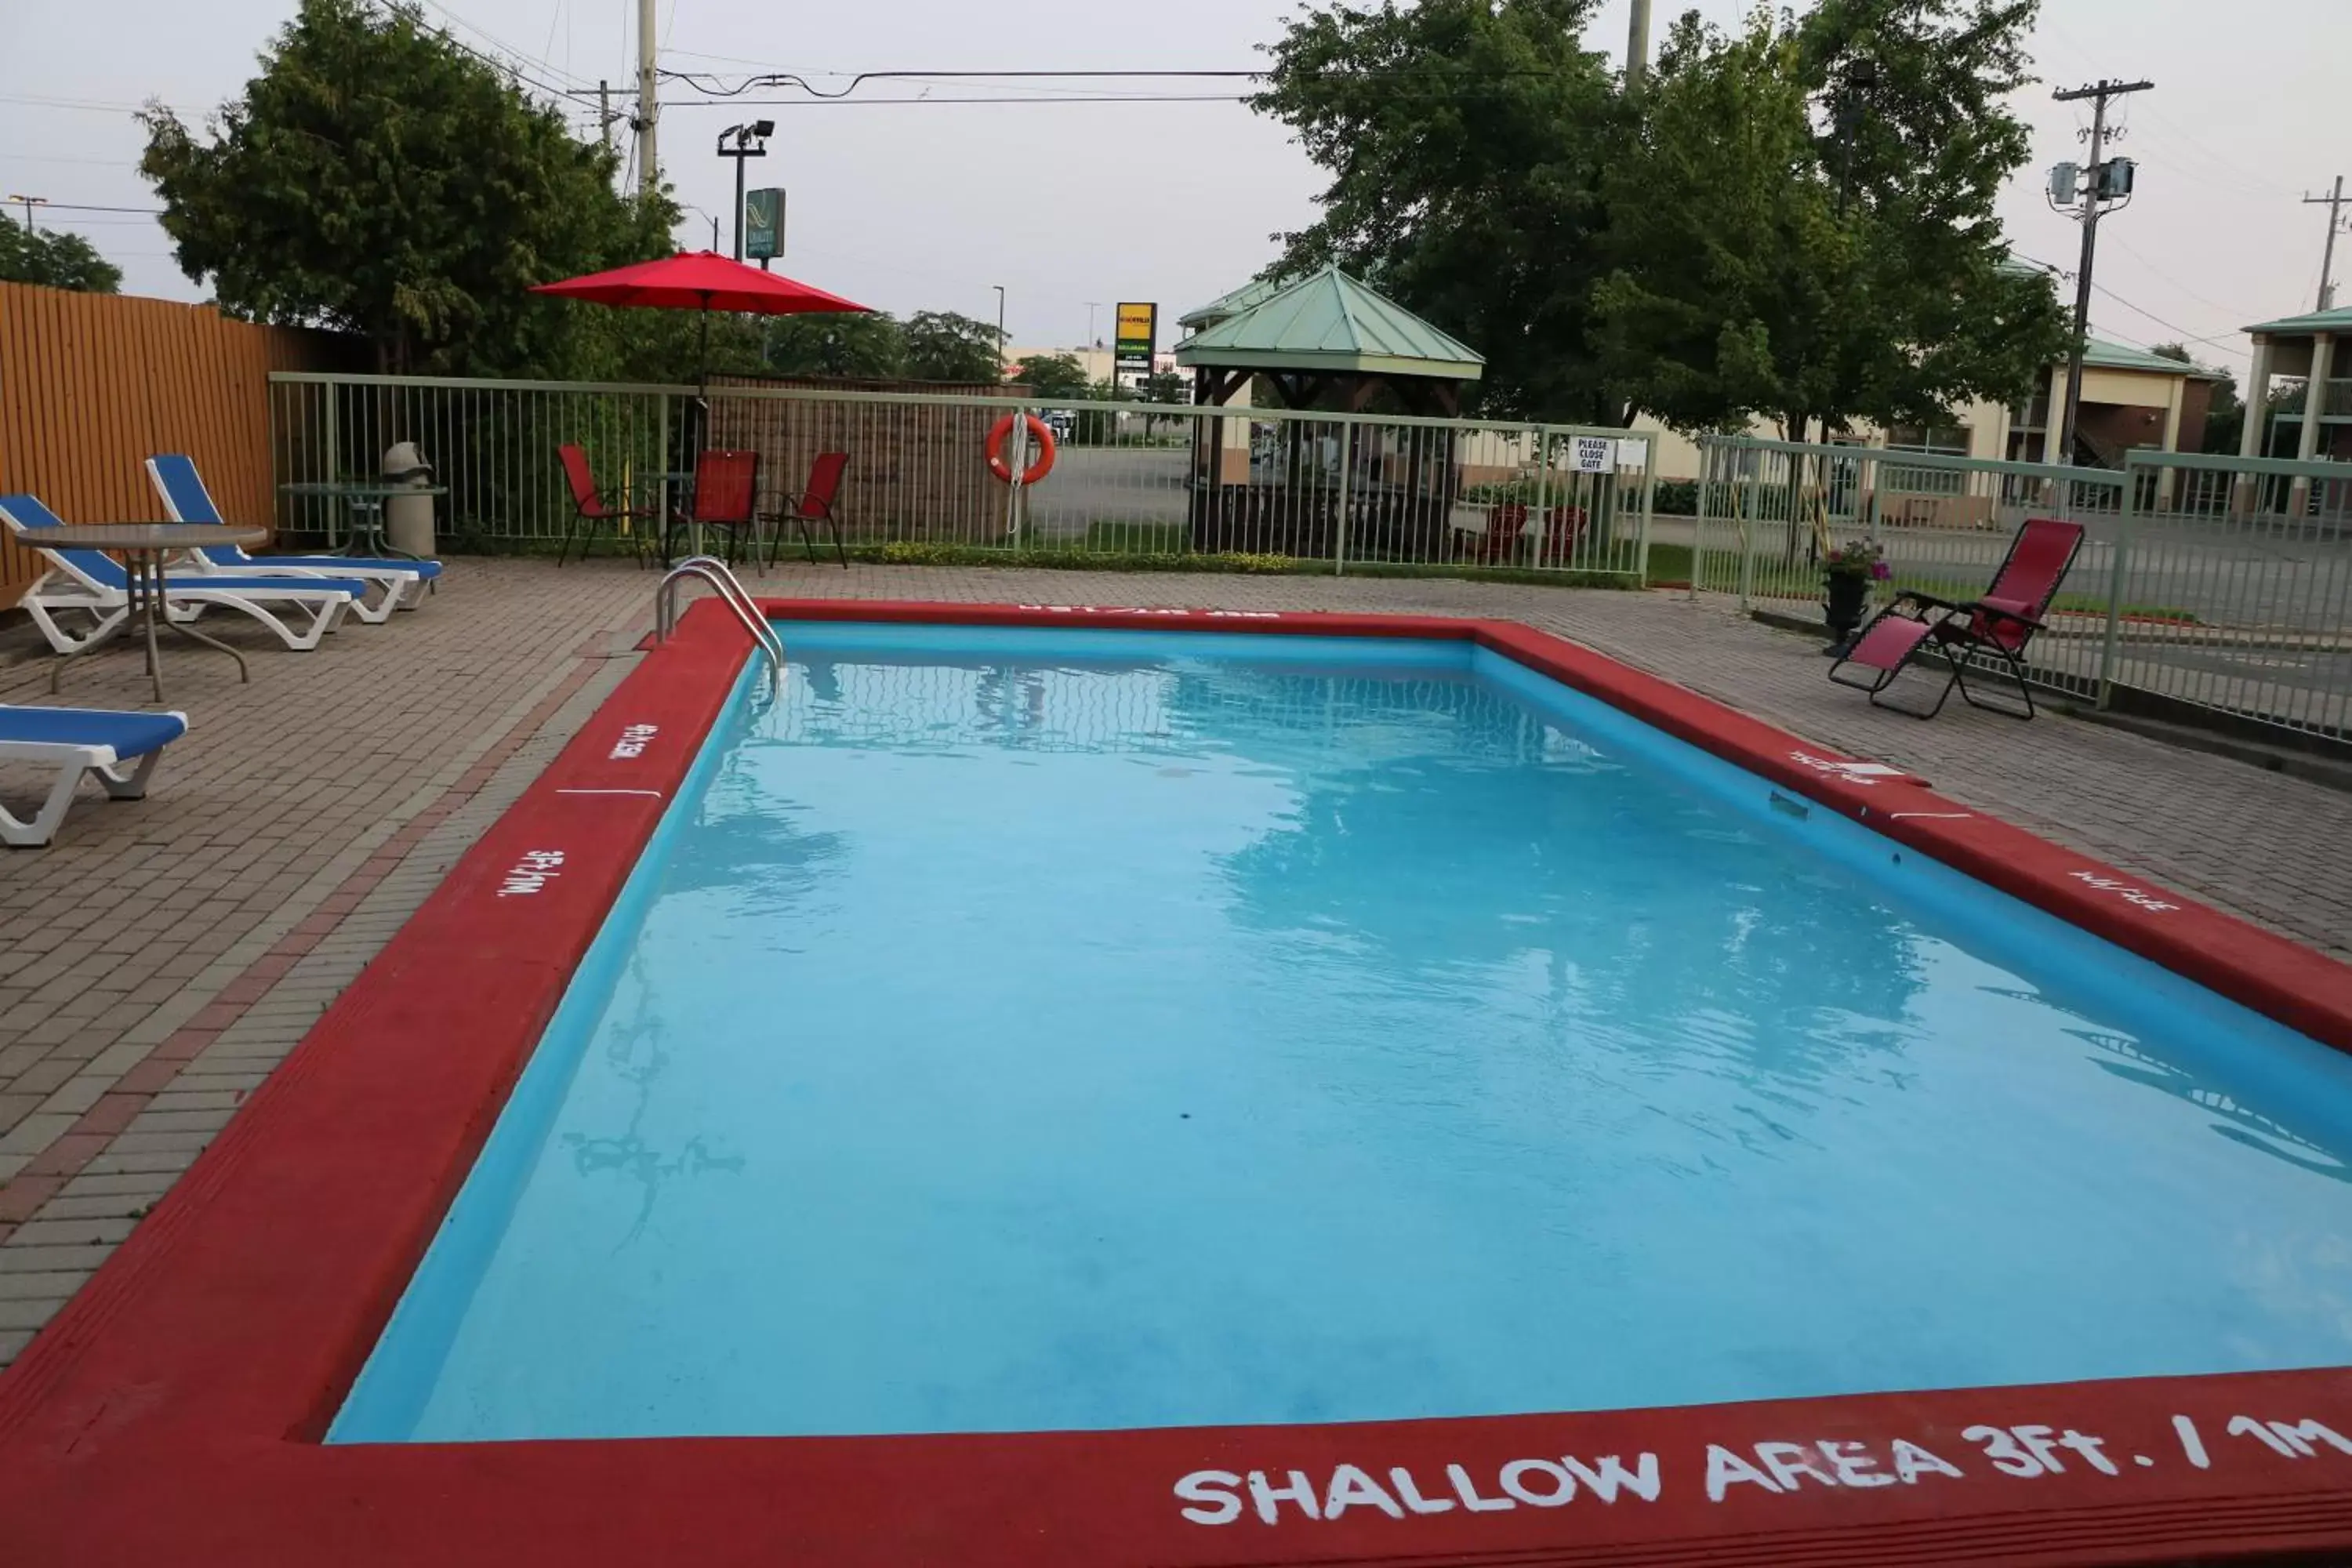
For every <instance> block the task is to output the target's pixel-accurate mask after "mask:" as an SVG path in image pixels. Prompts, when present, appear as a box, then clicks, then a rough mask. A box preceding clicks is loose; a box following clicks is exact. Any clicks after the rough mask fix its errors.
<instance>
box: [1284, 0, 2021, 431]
mask: <svg viewBox="0 0 2352 1568" xmlns="http://www.w3.org/2000/svg"><path fill="white" fill-rule="evenodd" d="M2037 3H2038V0H1816V3H1815V4H1814V5H1812V7H1811V10H1810V11H1808V12H1806V13H1805V14H1804V15H1803V16H1801V17H1800V16H1792V15H1790V14H1787V13H1774V12H1772V11H1770V10H1769V9H1766V8H1761V7H1759V10H1758V11H1757V12H1756V13H1755V15H1754V16H1752V17H1751V19H1750V20H1749V22H1748V24H1747V25H1746V26H1744V27H1743V28H1741V29H1740V30H1738V31H1737V32H1736V33H1732V34H1728V35H1727V34H1725V33H1723V32H1721V31H1719V30H1717V29H1714V28H1711V27H1708V26H1705V25H1703V24H1702V23H1701V22H1700V21H1699V20H1698V19H1697V18H1696V16H1695V15H1694V16H1685V18H1683V20H1682V21H1680V22H1678V23H1677V24H1675V26H1674V27H1673V29H1672V30H1671V31H1670V33H1669V34H1668V37H1667V38H1666V40H1665V42H1664V47H1663V48H1662V50H1661V52H1660V56H1659V59H1658V61H1657V64H1656V66H1655V68H1654V70H1653V71H1652V73H1651V74H1650V76H1649V77H1648V79H1647V80H1646V81H1645V83H1644V84H1643V86H1642V87H1641V88H1640V89H1639V90H1636V91H1633V92H1632V93H1628V92H1626V91H1624V90H1623V89H1622V85H1621V84H1620V83H1619V82H1618V81H1617V80H1616V79H1615V78H1613V77H1612V75H1611V74H1610V73H1609V72H1608V70H1607V69H1606V68H1605V65H1604V63H1603V62H1602V60H1601V58H1600V57H1597V56H1593V55H1590V54H1587V53H1585V52H1584V51H1583V50H1582V49H1581V48H1580V45H1579V41H1578V39H1579V33H1580V29H1581V28H1582V27H1583V26H1584V25H1585V24H1586V22H1588V21H1589V20H1590V19H1591V16H1592V14H1593V12H1594V10H1595V5H1593V4H1592V0H1423V4H1420V5H1412V6H1407V5H1404V4H1402V0H1380V3H1379V4H1377V5H1368V6H1364V7H1361V8H1358V7H1356V6H1353V5H1349V4H1343V3H1341V0H1317V3H1316V4H1315V5H1313V6H1312V7H1311V8H1309V9H1307V10H1306V11H1305V12H1303V13H1302V14H1301V15H1300V16H1298V17H1297V19H1295V20H1294V21H1293V22H1292V23H1291V24H1290V26H1289V27H1288V30H1287V32H1286V35H1285V36H1284V37H1283V38H1282V40H1281V41H1280V42H1278V43H1277V44H1276V45H1275V46H1274V47H1273V49H1272V53H1273V55H1274V59H1275V69H1274V71H1273V73H1272V75H1271V76H1270V78H1269V81H1268V86H1267V89H1266V90H1265V92H1264V93H1263V94H1261V95H1260V96H1259V97H1258V98H1256V99H1255V100H1254V102H1255V106H1256V107H1257V108H1258V109H1259V110H1261V111H1263V112H1265V113H1267V114H1270V115H1272V116H1274V117H1276V118H1277V119H1279V120H1281V121H1284V122H1286V124H1288V125H1290V126H1292V127H1293V128H1294V129H1295V130H1296V131H1297V133H1298V141H1299V143H1300V145H1301V146H1302V147H1304V149H1305V150H1306V152H1307V156H1308V157H1309V158H1311V159H1313V160H1314V161H1315V162H1316V163H1318V164H1319V165H1320V166H1321V167H1322V168H1323V169H1325V170H1326V171H1327V172H1328V174H1329V175H1330V182H1329V184H1328V186H1327V187H1326V189H1325V191H1324V193H1323V196H1322V202H1323V216H1322V217H1321V219H1320V220H1319V221H1318V223H1316V224H1315V225H1314V226H1312V227H1310V228H1308V229H1307V230H1305V231H1303V232H1301V233H1298V234H1295V235H1291V236H1288V237H1286V248H1285V251H1284V254H1283V255H1282V257H1281V258H1278V259H1277V261H1276V264H1275V266H1274V267H1273V268H1270V269H1269V271H1270V272H1272V273H1274V274H1276V275H1281V274H1286V273H1291V272H1295V271H1297V270H1298V269H1300V268H1306V267H1309V266H1314V265H1318V264H1320V263H1322V262H1324V261H1327V260H1336V261H1338V262H1339V263H1340V264H1341V265H1342V266H1345V267H1348V268H1349V269H1350V270H1354V271H1360V272H1361V273H1363V274H1364V275H1365V276H1366V277H1367V278H1368V279H1369V280H1370V281H1371V282H1372V283H1374V284H1375V285H1376V286H1377V287H1380V288H1381V289H1385V290H1387V291H1389V292H1391V293H1392V294H1394V295H1395V296H1396V297H1397V298H1398V299H1399V300H1402V302H1403V303H1405V304H1406V305H1408V306H1410V307H1411V308H1412V309H1413V310H1417V311H1420V312H1421V313H1423V315H1426V316H1427V317H1429V319H1430V320H1431V321H1434V322H1435V323H1437V324H1438V325H1440V326H1442V327H1444V328H1445V329H1446V330H1447V331H1452V332H1454V333H1456V334H1457V335H1459V336H1460V337H1462V338H1463V339H1464V340H1465V342H1469V343H1471V344H1473V345H1474V346H1475V347H1477V348H1479V349H1481V350H1482V351H1484V352H1485V353H1486V355H1487V374H1486V379H1485V382H1484V383H1483V384H1481V386H1480V387H1479V388H1478V389H1477V392H1476V396H1477V397H1478V398H1479V399H1480V401H1481V405H1482V407H1483V408H1484V409H1485V410H1486V411H1487V412H1491V413H1498V414H1510V415H1519V414H1525V415H1529V416H1545V417H1551V418H1559V419H1565V420H1574V421H1580V422H1589V423H1595V424H1601V423H1608V424H1614V423H1621V422H1622V421H1623V420H1624V419H1625V418H1626V417H1628V416H1629V415H1630V414H1631V413H1633V412H1634V411H1638V410H1646V411H1649V412H1652V413H1654V414H1656V415H1658V416H1660V417H1662V418H1664V420H1665V421H1666V422H1668V423H1669V424H1672V425H1675V426H1677V427H1680V428H1684V429H1704V428H1709V427H1738V426H1743V425H1744V424H1745V423H1746V422H1747V420H1748V416H1751V415H1754V414H1759V413H1761V414H1766V415H1769V416H1772V417H1774V418H1777V419H1780V421H1782V422H1783V425H1784V426H1785V427H1786V428H1787V429H1788V433H1789V434H1790V435H1791V436H1792V437H1801V436H1803V435H1805V434H1807V433H1809V432H1811V433H1818V432H1817V430H1816V427H1817V426H1818V427H1819V428H1821V429H1834V428H1837V427H1840V426H1843V425H1846V424H1848V423H1850V422H1852V421H1854V420H1859V419H1870V420H1874V421H1877V422H1880V423H1885V424H1892V423H1908V424H1931V423H1946V422H1948V420H1949V415H1950V410H1951V408H1952V407H1953V406H1955V405H1958V404H1961V403H1964V402H1967V401H1969V400H1971V399H1974V398H1976V397H1979V396H1984V397H1992V398H1998V399H2003V400H2006V399H2009V398H2011V397H2013V396H2016V395H2021V394H2022V393H2024V392H2025V391H2027V390H2028V389H2029V388H2030V387H2031V386H2032V384H2034V383H2035V382H2037V381H2038V379H2039V378H2040V376H2041V375H2042V374H2043V373H2044V371H2045V370H2046V367H2047V366H2048V365H2049V364H2050V363H2051V362H2052V361H2053V360H2054V359H2055V358H2056V357H2058V355H2059V354H2061V353H2063V349H2064V342H2065V338H2064V332H2065V326H2064V318H2063V312H2061V310H2059V308H2058V303H2057V300H2055V298H2054V297H2053V294H2052V292H2051V290H2050V289H2049V288H2048V285H2047V282H2046V280H2045V279H2038V278H2034V277H2031V276H2021V275H2019V274H2018V273H2017V272H2015V271H2013V270H2011V269H2007V268H2004V266H2003V263H2004V262H2005V260H2006V259H2007V252H2006V249H2005V247H2004V246H2003V244H2002V242H2001V239H2000V229H1999V226H1998V224H1997V223H1996V222H1995V220H1994V215H1993V201H1994V197H1995V195H1997V193H1998V191H1999V189H2000V184H2001V183H2002V181H2003V180H2004V179H2005V178H2006V177H2007V175H2008V174H2011V172H2012V171H2014V170H2015V169H2017V168H2018V167H2019V166H2021V164H2022V163H2024V162H2025V159H2026V157H2027V156H2028V153H2029V152H2030V150H2031V149H2030V147H2029V144H2028V138H2027V133H2026V128H2025V126H2024V124H2023V123H2022V122H2021V121H2020V120H2019V119H2018V118H2017V117H2016V115H2015V114H2014V113H2012V112H2011V110H2010V108H2009V100H2010V98H2011V94H2012V93H2013V92H2014V90H2015V89H2016V88H2017V87H2019V86H2020V85H2021V84H2022V82H2023V81H2024V80H2025V79H2026V61H2025V57H2024V53H2023V41H2024V37H2025V34H2026V30H2027V28H2028V26H2030V24H2031V22H2032V16H2033V14H2034V10H2035V6H2036V4H2037Z"/></svg>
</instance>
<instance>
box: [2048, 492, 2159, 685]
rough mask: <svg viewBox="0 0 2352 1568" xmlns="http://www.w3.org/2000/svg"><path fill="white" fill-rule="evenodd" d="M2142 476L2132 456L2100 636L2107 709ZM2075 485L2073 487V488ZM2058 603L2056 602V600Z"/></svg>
mask: <svg viewBox="0 0 2352 1568" xmlns="http://www.w3.org/2000/svg"><path fill="white" fill-rule="evenodd" d="M2138 478H2139V476H2138V475H2137V473H2135V472H2134V471H2133V469H2132V468H2131V465H2130V461H2129V459H2128V458H2126V461H2125V466H2124V486H2123V489H2124V495H2123V502H2124V503H2123V505H2122V506H2120V507H2118V508H2117V509H2116V542H2115V547H2114V548H2113V550H2111V551H2110V552H2109V557H2110V558H2109V561H2108V563H2107V625H2106V631H2105V636H2103V637H2101V638H2100V639H2099V695H2098V700H2097V706H2098V707H2099V708H2101V709H2103V710H2104V709H2105V707H2106V706H2107V705H2108V702H2109V701H2110V700H2111V699H2112V697H2113V694H2114V691H2115V683H2116V654H2117V652H2118V650H2119V647H2120V645H2121V642H2122V638H2123V616H2124V562H2125V559H2126V557H2127V556H2128V555H2129V554H2130V553H2131V531H2132V520H2133V518H2134V516H2135V515H2136V514H2137V512H2138V510H2139V484H2138ZM2070 488H2071V487H2070ZM2053 602H2054V601H2053Z"/></svg>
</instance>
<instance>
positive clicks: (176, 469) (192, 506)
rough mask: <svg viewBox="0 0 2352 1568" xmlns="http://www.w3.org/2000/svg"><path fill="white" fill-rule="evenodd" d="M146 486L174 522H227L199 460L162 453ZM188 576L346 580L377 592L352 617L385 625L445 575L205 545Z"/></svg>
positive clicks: (376, 559)
mask: <svg viewBox="0 0 2352 1568" xmlns="http://www.w3.org/2000/svg"><path fill="white" fill-rule="evenodd" d="M147 482H148V483H150V484H152V485H153V486H154V487H155V493H156V494H157V495H158V496H160V497H162V498H163V510H165V511H166V512H168V513H170V514H171V518H172V521H173V522H226V521H228V520H227V519H226V518H224V517H223V516H221V511H220V508H219V507H217V506H215V505H214V504H213V498H212V492H211V491H209V490H207V489H205V481H204V477H203V476H202V475H200V474H198V473H197V472H196V462H195V459H194V458H190V457H186V456H184V455H183V454H181V453H178V452H159V453H157V454H156V455H155V456H154V457H152V458H148V459H147ZM188 570H189V574H190V575H191V576H193V577H202V576H204V575H205V574H208V573H215V572H217V573H220V574H224V575H226V576H236V577H289V578H295V579H301V578H310V579H312V580H316V579H318V578H320V577H347V578H350V579H352V580H353V581H355V582H360V583H365V584H368V585H369V586H370V587H372V588H374V589H376V590H378V592H377V594H376V595H375V597H374V599H373V601H371V600H368V599H362V600H360V601H359V602H358V603H357V604H355V605H352V614H353V615H355V616H359V618H360V619H362V620H363V621H368V622H372V623H374V624H376V625H379V626H380V625H382V624H383V622H385V621H388V620H390V619H392V612H393V611H394V610H413V609H415V608H416V606H417V605H419V604H421V603H423V602H424V598H425V593H426V591H427V590H428V589H430V588H431V587H432V585H433V581H434V579H436V578H437V577H438V576H440V575H441V563H439V562H438V561H394V560H388V559H385V558H383V557H381V556H370V555H248V554H247V553H246V552H245V551H244V549H243V548H242V547H240V546H238V545H235V544H207V545H205V547H204V548H203V549H201V550H196V551H193V552H190V559H189V562H188Z"/></svg>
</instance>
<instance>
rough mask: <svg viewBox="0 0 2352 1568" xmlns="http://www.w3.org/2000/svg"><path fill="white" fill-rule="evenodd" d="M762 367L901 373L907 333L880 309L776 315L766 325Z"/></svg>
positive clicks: (880, 375)
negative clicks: (859, 311) (807, 314)
mask: <svg viewBox="0 0 2352 1568" xmlns="http://www.w3.org/2000/svg"><path fill="white" fill-rule="evenodd" d="M763 357H764V360H765V362H766V368H767V370H768V371H769V372H770V373H771V374H775V375H845V376H860V377H864V378H866V379H867V380H874V381H881V380H889V379H894V378H896V377H898V376H901V375H904V374H906V368H907V333H906V329H905V328H903V327H901V326H900V325H899V324H898V320H897V318H895V317H893V316H891V315H889V314H888V313H887V312H885V311H881V310H872V311H868V312H866V314H864V315H855V314H835V313H830V312H828V313H825V314H822V315H810V316H777V317H774V318H772V319H771V320H770V321H769V322H768V325H767V342H766V346H765V348H764V350H763Z"/></svg>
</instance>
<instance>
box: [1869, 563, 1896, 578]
mask: <svg viewBox="0 0 2352 1568" xmlns="http://www.w3.org/2000/svg"><path fill="white" fill-rule="evenodd" d="M1894 575H1895V568H1894V567H1892V566H1889V565H1888V564H1887V563H1885V562H1884V561H1874V562H1872V563H1870V580H1871V581H1872V582H1874V583H1884V582H1885V581H1886V580H1887V579H1888V578H1889V577H1892V576H1894Z"/></svg>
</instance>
